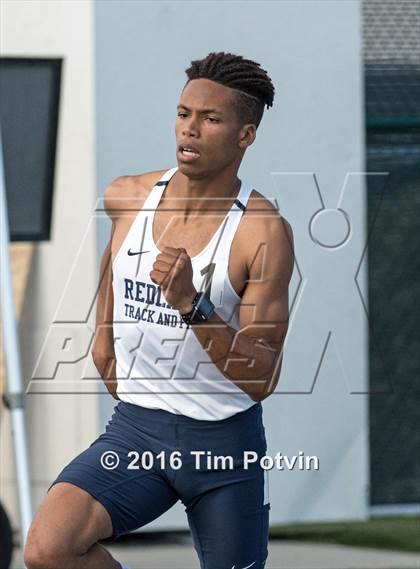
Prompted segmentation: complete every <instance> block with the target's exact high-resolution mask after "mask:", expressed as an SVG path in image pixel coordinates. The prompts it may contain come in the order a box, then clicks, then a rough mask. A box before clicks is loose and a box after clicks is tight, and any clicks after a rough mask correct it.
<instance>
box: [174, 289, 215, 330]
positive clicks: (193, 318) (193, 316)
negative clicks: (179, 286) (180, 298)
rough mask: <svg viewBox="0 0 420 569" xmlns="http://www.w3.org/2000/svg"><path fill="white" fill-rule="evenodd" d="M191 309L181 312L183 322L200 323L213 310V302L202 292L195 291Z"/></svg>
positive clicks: (204, 320) (206, 318) (208, 316)
mask: <svg viewBox="0 0 420 569" xmlns="http://www.w3.org/2000/svg"><path fill="white" fill-rule="evenodd" d="M192 305H193V309H192V310H191V312H187V314H181V318H182V320H183V321H184V322H185V324H200V322H206V320H208V319H209V318H210V316H211V315H212V314H213V312H214V304H213V303H212V301H211V300H210V299H209V298H208V297H207V296H206V295H205V294H204V293H203V292H197V294H196V295H195V297H194V298H193V301H192Z"/></svg>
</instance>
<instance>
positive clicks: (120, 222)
mask: <svg viewBox="0 0 420 569" xmlns="http://www.w3.org/2000/svg"><path fill="white" fill-rule="evenodd" d="M164 172H165V170H157V171H153V172H146V173H144V174H140V175H138V176H121V177H120V178H117V179H116V180H114V182H112V184H110V185H109V186H108V187H107V189H106V190H105V194H104V207H105V210H106V212H107V214H108V216H109V218H110V219H111V221H112V229H111V238H110V240H109V243H108V245H107V246H106V248H105V250H104V252H103V254H102V259H101V265H100V272H99V289H98V301H97V307H96V325H95V339H94V342H93V347H92V358H93V361H94V364H95V366H96V368H97V370H98V372H99V373H100V375H101V377H102V379H103V381H104V383H105V385H106V387H107V389H108V391H109V392H110V394H111V395H112V397H114V399H119V397H118V395H117V376H116V356H115V351H114V333H113V312H114V295H113V290H112V279H113V274H112V259H113V251H114V256H115V253H116V252H117V251H118V249H119V247H120V246H121V244H122V241H123V239H124V237H125V234H126V232H127V230H128V227H127V223H126V222H124V218H125V219H127V211H131V212H134V214H135V212H136V211H137V210H138V209H140V208H141V207H142V206H143V202H144V200H145V199H146V197H147V196H148V194H149V192H150V190H151V188H153V186H154V185H155V183H156V182H157V181H158V180H159V178H160V177H161V176H162V174H163V173H164Z"/></svg>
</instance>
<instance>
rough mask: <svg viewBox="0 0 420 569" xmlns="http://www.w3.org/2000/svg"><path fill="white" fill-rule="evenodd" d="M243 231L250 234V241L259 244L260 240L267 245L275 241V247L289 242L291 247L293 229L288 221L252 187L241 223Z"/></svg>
mask: <svg viewBox="0 0 420 569" xmlns="http://www.w3.org/2000/svg"><path fill="white" fill-rule="evenodd" d="M241 226H243V227H242V229H243V232H244V233H246V235H247V236H250V237H251V239H249V241H250V242H252V243H255V244H256V245H258V246H259V245H260V244H261V243H262V242H264V243H267V245H269V242H270V241H275V244H276V247H278V246H279V245H280V244H284V245H285V244H286V243H288V244H289V247H290V246H291V247H292V248H293V230H292V226H291V224H290V223H289V221H288V220H287V219H286V218H285V217H284V216H283V215H282V214H281V212H280V208H279V209H277V207H275V205H273V203H272V202H271V201H270V200H269V199H268V198H266V197H265V196H264V195H263V194H261V193H260V192H258V191H257V190H255V189H253V190H252V192H251V194H250V196H249V199H248V204H247V207H246V210H245V213H244V217H243V221H242V223H241Z"/></svg>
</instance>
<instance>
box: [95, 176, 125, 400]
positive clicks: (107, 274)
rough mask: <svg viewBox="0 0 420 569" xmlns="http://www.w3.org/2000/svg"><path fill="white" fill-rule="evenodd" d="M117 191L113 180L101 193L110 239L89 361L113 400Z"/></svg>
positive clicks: (101, 273) (118, 184) (103, 262)
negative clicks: (113, 269)
mask: <svg viewBox="0 0 420 569" xmlns="http://www.w3.org/2000/svg"><path fill="white" fill-rule="evenodd" d="M120 187H121V179H117V180H115V181H114V182H113V183H112V184H111V185H110V186H108V188H107V189H106V190H105V194H104V206H105V210H106V212H107V214H108V215H109V217H110V219H111V221H112V229H111V238H110V240H109V243H108V245H107V246H106V247H105V250H104V252H103V254H102V259H101V264H100V269H99V288H98V299H97V305H96V324H95V339H94V342H93V347H92V359H93V362H94V364H95V366H96V368H97V370H98V372H99V374H100V375H101V377H102V379H103V381H104V383H105V385H106V388H107V389H108V391H109V393H110V394H111V395H112V397H114V399H119V397H118V395H117V377H116V357H115V350H114V333H113V310H114V295H113V290H112V238H113V235H114V233H115V223H116V221H115V217H117V216H118V213H117V212H118V208H114V207H112V206H113V205H114V204H115V198H116V196H117V195H118V190H119V189H120Z"/></svg>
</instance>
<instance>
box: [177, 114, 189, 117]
mask: <svg viewBox="0 0 420 569" xmlns="http://www.w3.org/2000/svg"><path fill="white" fill-rule="evenodd" d="M178 116H179V117H186V116H187V113H178Z"/></svg>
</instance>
